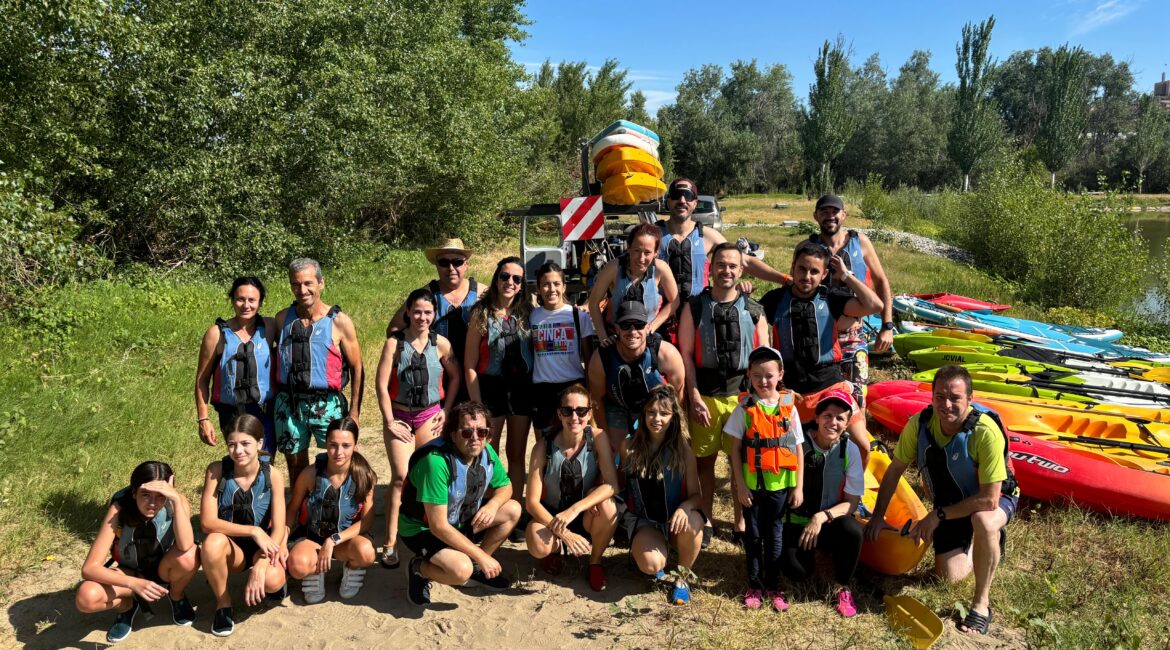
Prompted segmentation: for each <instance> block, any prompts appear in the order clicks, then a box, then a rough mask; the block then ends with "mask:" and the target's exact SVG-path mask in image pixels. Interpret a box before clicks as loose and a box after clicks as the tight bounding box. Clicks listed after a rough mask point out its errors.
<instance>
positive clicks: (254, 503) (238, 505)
mask: <svg viewBox="0 0 1170 650" xmlns="http://www.w3.org/2000/svg"><path fill="white" fill-rule="evenodd" d="M219 466H220V477H219V484H218V485H216V486H215V502H216V504H217V505H218V506H219V518H220V519H221V520H223V521H228V522H231V523H233V524H240V525H241V526H259V527H261V528H263V529H264V530H270V529H271V528H272V475H271V466H270V465H269V464H268V463H266V462H264V461H261V462H260V471H259V472H258V473H257V474H256V480H255V481H252V485H251V487H249V488H248V489H247V490H243V489H240V485H239V483H237V482H236V474H235V472H236V463H235V461H233V460H232V459H231V457H230V456H224V457H223V460H221V461H219Z"/></svg>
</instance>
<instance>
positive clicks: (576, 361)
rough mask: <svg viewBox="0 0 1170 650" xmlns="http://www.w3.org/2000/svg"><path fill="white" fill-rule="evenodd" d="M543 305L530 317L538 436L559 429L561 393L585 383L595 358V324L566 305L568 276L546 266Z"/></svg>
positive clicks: (540, 285)
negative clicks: (558, 409)
mask: <svg viewBox="0 0 1170 650" xmlns="http://www.w3.org/2000/svg"><path fill="white" fill-rule="evenodd" d="M536 295H537V297H538V298H539V299H540V304H539V305H538V306H537V307H536V308H535V309H533V310H532V314H531V315H530V316H529V317H528V329H529V330H530V331H531V332H532V352H533V355H532V364H533V365H532V382H533V384H532V388H533V393H532V394H533V405H532V418H533V426H534V427H535V429H536V431H537V432H538V433H539V432H541V431H544V430H545V429H547V428H549V427H552V428H556V427H557V422H556V413H557V405H558V404H559V403H560V395H561V392H562V391H564V390H565V389H566V388H568V387H569V386H572V385H574V384H580V383H583V382H584V381H585V364H586V363H587V362H588V360H589V358H590V355H592V354H593V342H594V340H595V339H596V337H595V336H594V334H593V321H591V320H590V319H589V314H588V312H586V311H585V310H583V309H581V308H580V307H578V306H576V305H573V304H569V303H567V302H565V272H564V270H563V269H561V267H560V265H559V264H557V263H556V262H545V263H544V265H543V266H541V267H540V270H538V271H537V272H536Z"/></svg>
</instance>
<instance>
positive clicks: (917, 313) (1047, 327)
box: [894, 295, 1124, 343]
mask: <svg viewBox="0 0 1170 650" xmlns="http://www.w3.org/2000/svg"><path fill="white" fill-rule="evenodd" d="M894 311H895V312H897V313H899V314H905V315H906V317H907V318H909V319H921V320H925V321H929V322H933V323H938V324H940V325H949V326H952V327H958V328H961V329H988V330H993V331H996V333H999V334H1009V335H1016V336H1022V337H1025V338H1029V337H1030V338H1037V337H1038V338H1043V339H1051V340H1054V341H1067V340H1080V341H1081V342H1085V343H1089V342H1094V343H1109V342H1112V341H1116V340H1117V339H1119V338H1121V337H1122V335H1123V334H1124V333H1123V332H1122V331H1121V330H1115V329H1101V328H1091V327H1072V326H1060V325H1053V324H1051V323H1043V322H1040V321H1033V320H1024V319H1022V318H1011V317H1008V316H996V315H994V314H981V313H978V312H970V311H960V312H953V311H948V310H947V309H945V308H943V307H940V306H939V305H936V304H934V303H932V302H929V301H926V300H922V299H920V298H915V297H914V296H910V295H899V296H894Z"/></svg>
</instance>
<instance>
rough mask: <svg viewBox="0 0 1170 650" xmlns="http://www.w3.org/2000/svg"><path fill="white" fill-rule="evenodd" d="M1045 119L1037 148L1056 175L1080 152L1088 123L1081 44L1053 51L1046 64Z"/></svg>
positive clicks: (1085, 66) (1086, 86)
mask: <svg viewBox="0 0 1170 650" xmlns="http://www.w3.org/2000/svg"><path fill="white" fill-rule="evenodd" d="M1043 78H1044V107H1045V113H1044V118H1043V119H1042V120H1041V122H1040V131H1039V133H1037V134H1036V150H1037V152H1038V153H1039V154H1040V159H1041V160H1042V161H1044V166H1045V167H1047V168H1048V171H1049V172H1050V173H1051V174H1052V187H1053V188H1055V187H1056V173H1057V172H1058V171H1061V170H1062V169H1064V168H1065V167H1066V166H1067V165H1068V164H1069V162H1071V161H1072V159H1073V157H1074V156H1076V155H1077V153H1078V152H1080V150H1081V147H1082V142H1081V138H1082V137H1083V136H1084V133H1085V127H1086V125H1087V123H1088V110H1089V80H1088V57H1087V56H1086V55H1085V51H1084V50H1083V49H1081V48H1079V47H1075V48H1070V47H1068V46H1067V45H1065V46H1062V47H1061V48H1060V49H1058V50H1056V52H1054V53H1053V55H1052V57H1051V59H1049V60H1048V61H1047V62H1046V64H1045V70H1044V72H1043Z"/></svg>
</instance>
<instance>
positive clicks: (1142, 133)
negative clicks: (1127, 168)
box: [1125, 95, 1170, 194]
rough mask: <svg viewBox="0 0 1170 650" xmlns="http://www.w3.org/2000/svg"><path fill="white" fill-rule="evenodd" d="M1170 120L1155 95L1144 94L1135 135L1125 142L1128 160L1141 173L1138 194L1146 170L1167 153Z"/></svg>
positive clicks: (1138, 111)
mask: <svg viewBox="0 0 1170 650" xmlns="http://www.w3.org/2000/svg"><path fill="white" fill-rule="evenodd" d="M1168 139H1170V118H1167V116H1166V111H1165V110H1164V109H1163V108H1162V107H1161V105H1159V104H1158V100H1157V99H1156V98H1155V97H1154V96H1153V95H1142V98H1141V100H1139V101H1138V106H1137V120H1136V122H1135V123H1134V130H1133V134H1132V135H1130V137H1129V138H1127V139H1126V141H1125V145H1126V146H1125V148H1126V158H1128V160H1129V164H1130V165H1132V167H1133V170H1134V171H1135V172H1137V191H1138V194H1141V193H1142V186H1143V185H1144V184H1145V180H1146V171H1147V170H1148V169H1149V168H1150V165H1152V164H1154V162H1156V161H1157V160H1158V159H1159V158H1161V157H1162V156H1163V155H1164V154H1165V153H1166V151H1167V148H1168V147H1170V145H1168V143H1167V140H1168Z"/></svg>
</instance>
